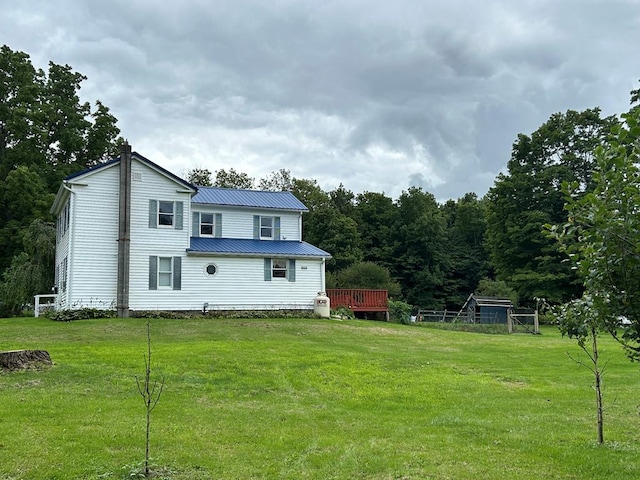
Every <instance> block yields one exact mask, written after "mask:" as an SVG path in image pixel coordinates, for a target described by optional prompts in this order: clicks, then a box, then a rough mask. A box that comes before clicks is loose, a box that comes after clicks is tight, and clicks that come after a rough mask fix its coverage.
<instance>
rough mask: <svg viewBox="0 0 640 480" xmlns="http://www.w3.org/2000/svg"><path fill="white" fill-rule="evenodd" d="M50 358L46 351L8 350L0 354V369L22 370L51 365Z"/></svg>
mask: <svg viewBox="0 0 640 480" xmlns="http://www.w3.org/2000/svg"><path fill="white" fill-rule="evenodd" d="M52 363H53V362H52V361H51V357H50V356H49V352H47V351H46V350H10V351H8V352H0V368H1V369H3V370H9V371H11V370H23V369H27V368H39V367H42V366H44V365H51V364H52Z"/></svg>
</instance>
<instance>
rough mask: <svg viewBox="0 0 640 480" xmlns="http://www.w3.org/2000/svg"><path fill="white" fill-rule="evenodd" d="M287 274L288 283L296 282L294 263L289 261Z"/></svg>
mask: <svg viewBox="0 0 640 480" xmlns="http://www.w3.org/2000/svg"><path fill="white" fill-rule="evenodd" d="M287 273H288V274H289V281H290V282H295V281H296V261H295V260H293V259H291V260H289V268H287Z"/></svg>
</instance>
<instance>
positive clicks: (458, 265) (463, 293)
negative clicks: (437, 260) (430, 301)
mask: <svg viewBox="0 0 640 480" xmlns="http://www.w3.org/2000/svg"><path fill="white" fill-rule="evenodd" d="M442 210H443V213H444V216H445V220H446V222H447V240H446V242H447V254H446V257H445V258H446V261H445V262H444V264H443V269H444V283H443V286H442V291H443V294H444V296H445V307H446V308H448V309H452V308H453V309H455V308H460V307H462V305H463V304H464V302H465V300H466V299H467V297H468V296H469V294H470V293H473V292H475V291H476V287H477V286H478V284H479V283H480V280H481V279H483V278H485V277H486V276H487V274H488V273H489V259H488V255H487V253H486V249H485V231H486V222H485V213H484V205H483V203H482V202H481V201H480V200H478V197H477V196H476V194H475V193H467V194H466V195H465V196H464V197H462V198H459V199H458V200H457V201H453V200H449V201H448V202H446V203H445V204H444V205H443V206H442Z"/></svg>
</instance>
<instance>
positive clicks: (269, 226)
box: [260, 217, 273, 240]
mask: <svg viewBox="0 0 640 480" xmlns="http://www.w3.org/2000/svg"><path fill="white" fill-rule="evenodd" d="M260 238H261V239H268V240H272V239H273V217H260Z"/></svg>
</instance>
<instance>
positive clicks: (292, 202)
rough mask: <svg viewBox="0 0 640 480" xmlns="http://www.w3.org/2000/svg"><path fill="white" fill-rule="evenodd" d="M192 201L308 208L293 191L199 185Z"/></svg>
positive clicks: (231, 204) (304, 209) (299, 209)
mask: <svg viewBox="0 0 640 480" xmlns="http://www.w3.org/2000/svg"><path fill="white" fill-rule="evenodd" d="M191 202H192V203H201V204H213V205H229V206H234V207H254V208H269V209H277V210H295V211H299V212H306V211H307V210H308V209H307V207H305V206H304V204H303V203H302V202H301V201H300V200H298V199H297V198H296V197H295V196H294V195H293V193H291V192H269V191H263V190H236V189H231V188H218V187H198V193H197V194H196V195H194V196H193V198H192V199H191Z"/></svg>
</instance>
